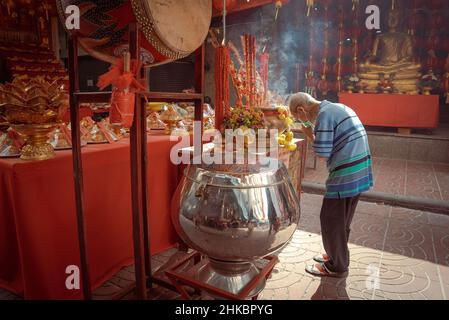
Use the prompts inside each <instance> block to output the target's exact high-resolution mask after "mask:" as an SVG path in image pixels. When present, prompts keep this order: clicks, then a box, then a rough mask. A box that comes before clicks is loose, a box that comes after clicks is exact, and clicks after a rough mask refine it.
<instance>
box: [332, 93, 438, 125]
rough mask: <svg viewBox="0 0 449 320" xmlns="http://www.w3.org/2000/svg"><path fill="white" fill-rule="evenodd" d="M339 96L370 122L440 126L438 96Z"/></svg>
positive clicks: (364, 119) (349, 94)
mask: <svg viewBox="0 0 449 320" xmlns="http://www.w3.org/2000/svg"><path fill="white" fill-rule="evenodd" d="M339 97H340V102H341V103H343V104H345V105H347V106H348V107H350V108H351V109H353V110H354V111H355V112H356V113H357V115H358V116H359V118H360V120H361V121H362V123H363V124H364V125H367V126H382V127H396V128H437V127H438V123H439V110H440V107H439V97H438V96H424V95H400V94H357V93H341V94H340V96H339Z"/></svg>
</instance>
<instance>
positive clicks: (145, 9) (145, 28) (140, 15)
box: [131, 0, 212, 60]
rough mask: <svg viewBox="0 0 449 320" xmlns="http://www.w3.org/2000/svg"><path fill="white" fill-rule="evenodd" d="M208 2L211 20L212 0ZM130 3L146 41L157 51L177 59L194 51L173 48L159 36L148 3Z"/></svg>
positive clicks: (133, 0)
mask: <svg viewBox="0 0 449 320" xmlns="http://www.w3.org/2000/svg"><path fill="white" fill-rule="evenodd" d="M208 2H209V4H210V20H212V0H208ZM131 4H132V7H133V11H134V16H135V17H136V19H137V22H138V23H139V27H140V29H141V31H142V33H143V34H144V36H145V38H146V39H147V41H148V42H150V43H151V44H152V45H153V46H154V47H155V48H156V50H158V52H160V53H162V54H163V55H165V56H167V57H168V58H171V59H174V60H177V59H182V58H184V57H186V56H188V55H190V54H191V53H192V52H194V51H195V50H196V49H195V50H194V51H182V50H180V49H179V48H174V47H173V46H172V45H171V44H169V43H167V42H166V41H164V40H163V38H161V36H160V34H161V31H160V29H159V28H158V26H157V25H155V24H153V23H152V22H151V21H154V17H153V13H152V11H151V8H150V7H149V5H148V3H145V4H144V3H142V1H139V0H131ZM144 13H147V14H148V15H149V16H150V18H151V19H148V18H146V17H145V14H144ZM208 32H209V28H208V30H207V31H206V32H205V36H204V38H206V37H207V33H208ZM153 36H154V37H153ZM203 41H204V40H203ZM200 46H201V44H200ZM162 50H163V51H162Z"/></svg>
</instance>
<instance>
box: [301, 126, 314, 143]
mask: <svg viewBox="0 0 449 320" xmlns="http://www.w3.org/2000/svg"><path fill="white" fill-rule="evenodd" d="M300 130H301V131H302V132H303V133H304V135H305V136H306V137H307V139H308V140H309V142H310V143H311V144H314V143H315V134H314V132H313V131H314V130H313V128H312V127H309V128H306V127H304V126H301V128H300Z"/></svg>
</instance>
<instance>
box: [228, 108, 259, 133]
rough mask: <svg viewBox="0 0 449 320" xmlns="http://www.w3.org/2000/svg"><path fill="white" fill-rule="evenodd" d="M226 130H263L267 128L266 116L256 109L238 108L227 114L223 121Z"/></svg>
mask: <svg viewBox="0 0 449 320" xmlns="http://www.w3.org/2000/svg"><path fill="white" fill-rule="evenodd" d="M223 124H224V128H225V129H232V130H237V129H248V128H249V129H254V130H257V129H263V128H265V122H264V115H263V113H262V111H260V110H259V109H256V108H249V109H248V108H246V107H244V106H236V107H234V108H232V109H231V110H230V111H228V113H227V114H226V117H225V119H224V121H223Z"/></svg>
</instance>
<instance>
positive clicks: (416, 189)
mask: <svg viewBox="0 0 449 320" xmlns="http://www.w3.org/2000/svg"><path fill="white" fill-rule="evenodd" d="M405 194H406V195H407V196H413V197H421V198H426V199H432V200H442V196H441V192H440V186H439V185H438V181H437V178H436V175H435V172H434V168H433V165H432V163H430V162H416V161H408V162H407V184H406V192H405Z"/></svg>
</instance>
